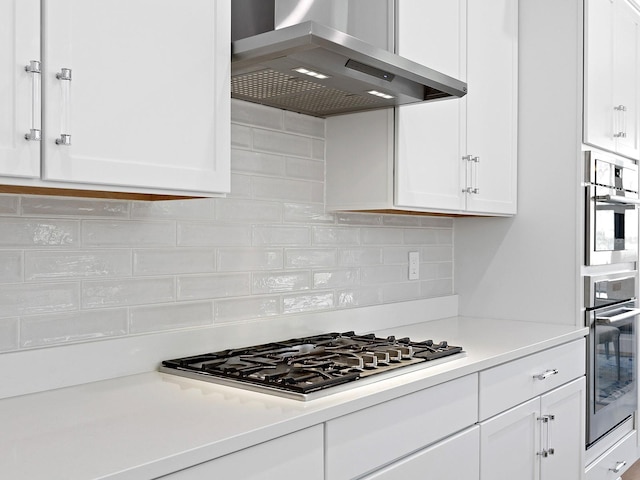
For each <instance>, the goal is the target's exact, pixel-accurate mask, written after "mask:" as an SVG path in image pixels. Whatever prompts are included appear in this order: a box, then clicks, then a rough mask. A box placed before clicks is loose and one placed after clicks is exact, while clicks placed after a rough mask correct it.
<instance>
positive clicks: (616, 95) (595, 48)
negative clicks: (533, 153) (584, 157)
mask: <svg viewBox="0 0 640 480" xmlns="http://www.w3.org/2000/svg"><path fill="white" fill-rule="evenodd" d="M585 7H586V11H585V80H584V84H585V86H584V88H585V94H584V142H585V143H588V144H590V145H594V146H596V147H600V148H603V149H605V150H609V151H612V152H615V153H619V154H621V155H625V156H627V157H630V158H633V159H636V160H637V159H640V135H639V125H640V122H639V113H640V108H639V107H640V104H639V102H640V96H639V89H640V85H639V82H640V72H638V68H639V67H640V57H639V54H640V50H639V41H640V38H639V32H640V31H639V29H638V26H639V22H640V16H639V15H638V12H637V11H636V10H635V8H633V7H632V6H631V5H630V4H629V3H628V2H627V1H626V0H587V1H586V2H585Z"/></svg>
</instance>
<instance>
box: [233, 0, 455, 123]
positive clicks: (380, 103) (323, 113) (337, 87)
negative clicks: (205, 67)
mask: <svg viewBox="0 0 640 480" xmlns="http://www.w3.org/2000/svg"><path fill="white" fill-rule="evenodd" d="M236 2H239V0H234V1H233V2H232V4H235V3H236ZM258 3H260V4H261V5H263V6H264V5H265V4H268V3H269V2H268V0H260V1H259V2H258ZM251 17H252V16H251V15H246V14H243V15H241V16H240V15H239V14H238V13H232V23H234V22H241V23H242V25H243V27H242V28H244V29H245V31H246V29H247V25H251V24H252V23H251V22H250V21H248V19H250V18H251ZM248 28H249V29H250V30H251V28H253V27H251V26H250V27H248ZM236 36H237V35H236ZM466 92H467V87H466V84H465V83H464V82H461V81H460V80H457V79H455V78H452V77H449V76H447V75H444V74H442V73H439V72H437V71H435V70H433V69H431V68H428V67H426V66H424V65H420V64H418V63H415V62H412V61H410V60H408V59H406V58H403V57H400V56H398V55H394V54H393V53H390V52H388V51H386V50H384V49H381V48H378V47H376V46H374V45H371V44H369V43H366V42H364V41H362V40H359V39H357V38H355V37H353V36H351V35H347V34H346V33H343V32H341V31H338V30H336V29H334V28H330V27H327V26H325V25H321V24H319V23H316V22H313V21H306V22H303V23H299V24H296V25H291V26H288V27H284V28H280V29H277V30H269V31H266V32H264V33H260V34H257V35H252V36H249V37H247V38H240V39H238V40H235V41H233V42H232V63H231V96H232V97H234V98H237V99H240V100H247V101H250V102H255V103H261V104H264V105H269V106H272V107H277V108H282V109H285V110H292V111H295V112H299V113H303V114H307V115H313V116H317V117H329V116H332V115H341V114H345V113H353V112H361V111H365V110H374V109H380V108H388V107H395V106H398V105H407V104H412V103H418V102H425V101H430V100H438V99H443V98H449V97H462V96H464V95H465V94H466Z"/></svg>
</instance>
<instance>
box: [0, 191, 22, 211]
mask: <svg viewBox="0 0 640 480" xmlns="http://www.w3.org/2000/svg"><path fill="white" fill-rule="evenodd" d="M19 208H20V197H18V196H16V195H0V215H18V213H19Z"/></svg>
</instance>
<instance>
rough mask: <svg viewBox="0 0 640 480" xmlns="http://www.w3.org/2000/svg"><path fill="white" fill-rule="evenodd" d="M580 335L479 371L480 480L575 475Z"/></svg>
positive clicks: (580, 442) (580, 416)
mask: <svg viewBox="0 0 640 480" xmlns="http://www.w3.org/2000/svg"><path fill="white" fill-rule="evenodd" d="M584 359H585V340H584V339H581V340H576V341H573V342H570V343H566V344H564V345H560V346H557V347H554V348H550V349H547V350H544V351H541V352H539V353H535V354H533V355H529V356H526V357H522V358H519V359H517V360H514V361H511V362H508V363H505V364H502V365H498V366H496V367H493V368H490V369H487V370H484V371H482V372H480V377H479V397H480V405H479V412H480V413H479V415H480V480H502V479H504V480H507V479H508V480H511V479H514V478H517V479H519V480H521V479H522V480H560V479H562V480H579V479H581V478H582V472H583V466H584V450H585V439H584V438H585V408H586V386H585V376H584V374H585V362H584Z"/></svg>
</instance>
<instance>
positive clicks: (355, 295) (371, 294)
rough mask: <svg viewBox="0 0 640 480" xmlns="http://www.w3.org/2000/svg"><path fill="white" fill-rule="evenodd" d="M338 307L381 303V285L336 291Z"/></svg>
mask: <svg viewBox="0 0 640 480" xmlns="http://www.w3.org/2000/svg"><path fill="white" fill-rule="evenodd" d="M337 298H338V300H337V301H338V305H337V306H338V307H340V308H350V307H362V306H365V305H378V304H381V303H382V287H360V288H356V289H347V290H340V291H338V292H337Z"/></svg>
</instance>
